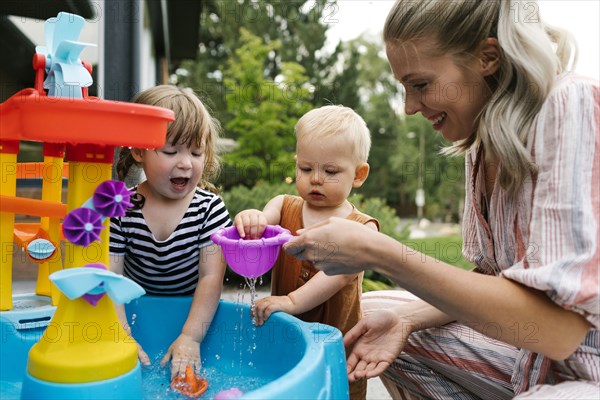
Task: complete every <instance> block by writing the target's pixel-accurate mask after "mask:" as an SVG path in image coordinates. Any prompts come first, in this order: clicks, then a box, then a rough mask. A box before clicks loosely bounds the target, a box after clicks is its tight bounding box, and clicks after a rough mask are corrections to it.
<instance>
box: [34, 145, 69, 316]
mask: <svg viewBox="0 0 600 400" xmlns="http://www.w3.org/2000/svg"><path fill="white" fill-rule="evenodd" d="M63 163H64V160H63V158H62V157H51V156H45V157H44V166H43V170H42V177H43V181H42V200H46V201H55V202H61V201H62V180H63V177H62V170H63ZM40 228H41V229H43V230H44V231H46V232H47V233H48V236H49V237H50V241H51V242H52V243H54V244H56V245H57V249H56V253H55V254H54V255H53V256H52V257H51V259H50V260H48V261H46V262H44V263H42V264H40V266H39V269H38V278H37V282H36V287H35V292H36V293H37V294H40V295H45V296H52V304H53V305H56V304H57V303H58V299H59V291H58V289H57V288H56V287H54V285H52V284H51V283H50V280H49V279H48V276H49V274H51V273H53V272H56V271H58V270H60V269H61V268H62V257H61V251H60V220H59V219H58V218H50V217H42V218H41V222H40Z"/></svg>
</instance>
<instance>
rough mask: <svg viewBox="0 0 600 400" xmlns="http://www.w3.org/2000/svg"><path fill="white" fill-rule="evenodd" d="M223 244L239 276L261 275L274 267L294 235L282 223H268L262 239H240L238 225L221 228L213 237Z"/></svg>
mask: <svg viewBox="0 0 600 400" xmlns="http://www.w3.org/2000/svg"><path fill="white" fill-rule="evenodd" d="M210 238H211V239H212V241H213V242H214V243H215V244H218V245H219V246H221V248H222V250H223V256H224V257H225V261H227V264H228V265H229V267H230V268H231V269H232V270H233V271H234V272H235V273H237V274H238V275H241V276H244V277H246V278H257V277H259V276H261V275H263V274H265V273H266V272H268V271H269V270H270V269H271V268H273V264H275V261H276V260H277V256H278V255H279V249H280V247H281V245H282V244H284V243H287V242H288V241H289V240H290V239H291V238H292V234H291V233H290V231H288V230H287V229H284V228H282V227H280V226H279V225H267V227H266V228H265V232H264V233H263V236H262V238H260V239H256V240H246V239H242V238H240V235H239V234H238V232H237V229H236V227H235V226H230V227H229V228H221V229H219V230H218V231H217V232H215V233H213V234H212V235H211V237H210Z"/></svg>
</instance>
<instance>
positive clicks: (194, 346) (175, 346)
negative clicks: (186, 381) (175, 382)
mask: <svg viewBox="0 0 600 400" xmlns="http://www.w3.org/2000/svg"><path fill="white" fill-rule="evenodd" d="M169 360H171V380H172V379H173V378H174V377H175V376H177V375H182V374H185V366H186V365H188V364H189V365H190V367H192V368H193V369H194V371H195V372H196V373H199V372H200V367H201V366H202V364H201V363H200V343H199V342H196V341H195V340H194V339H192V337H191V336H188V335H186V334H184V333H182V334H180V335H179V337H178V338H177V339H175V341H174V342H173V343H172V344H171V346H170V347H169V349H168V350H167V354H165V356H164V357H163V358H162V360H160V366H161V367H164V366H165V365H166V364H167V362H169Z"/></svg>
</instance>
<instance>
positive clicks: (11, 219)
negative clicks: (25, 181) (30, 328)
mask: <svg viewBox="0 0 600 400" xmlns="http://www.w3.org/2000/svg"><path fill="white" fill-rule="evenodd" d="M0 168H2V174H1V177H0V194H2V195H4V196H12V197H15V196H16V195H17V155H16V154H10V153H1V152H0ZM14 228H15V214H14V213H11V212H0V246H2V249H1V251H0V254H1V258H2V259H1V261H0V311H6V310H12V308H13V303H12V266H13V252H14V245H13V230H14Z"/></svg>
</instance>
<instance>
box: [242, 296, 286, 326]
mask: <svg viewBox="0 0 600 400" xmlns="http://www.w3.org/2000/svg"><path fill="white" fill-rule="evenodd" d="M293 307H294V303H293V302H292V299H290V297H288V296H269V297H264V298H262V299H258V300H256V303H254V308H253V309H252V310H251V311H252V316H253V317H254V320H255V322H254V323H255V324H256V325H257V326H261V325H262V324H264V323H265V321H266V320H267V319H269V317H270V316H271V314H273V313H274V312H275V311H283V312H287V313H288V314H292V313H293Z"/></svg>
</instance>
